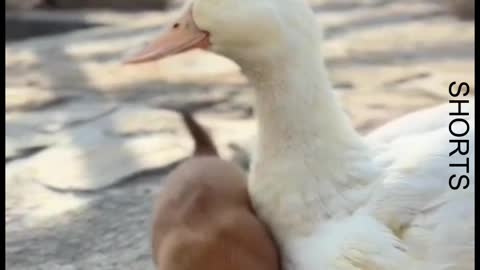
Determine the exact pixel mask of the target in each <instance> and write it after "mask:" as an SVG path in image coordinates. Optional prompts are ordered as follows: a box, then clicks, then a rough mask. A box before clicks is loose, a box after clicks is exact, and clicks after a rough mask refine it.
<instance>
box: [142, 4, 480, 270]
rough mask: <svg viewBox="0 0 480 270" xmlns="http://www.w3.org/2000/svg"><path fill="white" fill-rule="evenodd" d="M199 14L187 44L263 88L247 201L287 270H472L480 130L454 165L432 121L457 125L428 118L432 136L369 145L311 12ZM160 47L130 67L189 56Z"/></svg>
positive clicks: (382, 137) (381, 139) (423, 131)
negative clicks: (336, 87)
mask: <svg viewBox="0 0 480 270" xmlns="http://www.w3.org/2000/svg"><path fill="white" fill-rule="evenodd" d="M190 10H191V12H190V13H188V12H187V13H186V14H187V15H186V16H187V17H188V16H190V17H191V18H190V21H188V22H189V23H187V24H186V25H189V26H190V25H192V24H193V27H186V28H185V29H186V30H183V29H182V30H181V31H189V32H188V33H187V34H185V35H183V37H185V36H188V37H190V38H189V39H187V41H185V42H184V43H182V44H186V45H188V46H189V47H188V48H194V47H198V46H200V45H201V46H202V48H204V46H203V45H205V43H204V40H205V39H208V44H209V45H208V48H209V49H211V50H212V51H215V52H217V53H219V54H221V55H224V56H226V57H229V58H231V59H232V60H234V61H236V62H237V63H238V64H239V65H240V67H241V69H242V71H243V73H244V74H245V75H246V76H247V77H248V78H249V80H250V81H251V82H252V83H253V85H254V86H255V89H256V111H257V115H258V133H259V134H258V142H257V148H256V153H255V156H254V160H253V165H252V168H251V169H252V170H251V175H250V179H249V192H250V196H251V198H252V201H253V203H254V205H255V208H256V210H257V213H258V214H259V215H260V216H261V217H262V219H263V220H264V221H265V222H266V223H267V224H268V225H269V226H270V228H271V230H272V231H273V233H274V235H275V237H276V240H277V242H278V243H279V245H280V248H281V250H282V255H283V261H284V269H286V270H320V269H321V270H324V269H325V270H396V269H398V270H400V269H401V270H404V269H412V270H416V269H418V270H430V269H431V270H463V269H474V264H473V250H474V247H473V235H474V225H473V221H474V219H473V216H474V215H473V209H474V208H473V203H474V200H473V186H474V178H475V176H474V171H473V164H474V160H473V134H474V126H473V121H472V122H471V123H470V133H469V134H470V135H468V136H470V137H469V139H470V153H469V154H468V155H462V156H459V155H456V156H452V157H450V156H449V153H450V152H451V151H452V149H453V148H455V147H454V146H452V145H450V144H449V140H450V139H452V138H451V137H450V135H449V131H448V122H445V121H444V120H439V121H432V120H431V119H437V118H438V117H439V118H442V119H444V118H446V117H449V115H448V114H445V115H443V114H432V116H431V118H430V117H426V119H427V120H424V121H425V122H428V124H429V125H431V128H424V127H423V126H422V125H419V124H417V125H416V127H415V126H412V127H411V128H405V126H406V125H408V122H409V121H408V120H407V121H404V122H403V124H402V122H400V123H398V122H397V123H396V124H394V126H396V127H395V128H392V127H388V125H387V126H386V128H387V129H389V130H392V132H389V131H388V130H387V131H382V130H379V131H377V132H375V133H372V135H371V136H370V138H368V137H367V138H365V137H361V136H360V135H359V134H358V133H357V132H356V131H355V130H354V128H353V126H352V125H351V123H350V121H349V120H348V118H347V116H346V114H345V113H344V112H343V110H342V108H341V106H340V105H339V102H338V100H337V98H336V96H335V93H334V91H333V89H332V87H331V84H330V82H329V80H328V74H327V72H326V68H325V65H324V62H323V58H324V57H323V51H322V50H321V49H320V43H321V39H320V38H319V37H318V36H317V25H316V20H315V17H314V14H313V12H312V11H311V9H310V8H309V7H308V5H307V4H306V2H305V1H304V0H242V1H237V0H221V1H219V0H194V1H193V5H192V7H191V9H190ZM226 11H228V12H226ZM188 14H191V15H188ZM179 22H183V21H182V20H180V21H179ZM175 29H176V28H174V30H175ZM192 29H193V30H192ZM172 31H173V30H172ZM173 32H175V31H173ZM177 34H178V33H176V34H175V33H174V34H172V35H171V36H170V37H169V38H172V37H174V36H175V35H177ZM199 40H200V41H199ZM175 41H178V39H176V38H175ZM192 41H195V42H193V43H191V42H192ZM152 44H153V45H152V46H150V47H149V48H147V49H146V51H144V52H143V53H141V54H140V55H139V56H138V57H137V58H136V59H134V60H133V62H142V61H148V60H153V59H158V58H160V57H163V56H165V55H168V54H170V53H176V52H178V51H177V50H178V49H181V51H184V50H185V48H184V47H182V46H177V47H175V48H173V49H172V48H170V47H169V46H170V44H176V43H175V42H173V43H171V42H170V40H167V42H165V39H159V40H157V41H156V42H154V43H152ZM165 44H166V45H165ZM192 44H193V45H192ZM167 45H168V46H167ZM373 76H377V75H376V74H372V77H373ZM470 106H472V105H470ZM472 108H473V107H472ZM439 111H440V110H439ZM414 118H415V119H416V120H418V119H419V118H418V117H414ZM405 122H407V124H405ZM394 129H397V130H396V131H395V130H394ZM453 139H455V138H453ZM467 156H468V157H469V158H470V164H471V166H470V172H469V173H468V176H469V178H470V183H469V187H468V188H467V189H462V188H460V189H458V190H452V189H451V188H450V186H449V178H450V175H451V174H452V173H455V171H456V173H457V174H459V175H463V174H465V173H464V172H463V171H462V170H463V169H464V168H460V167H456V168H453V169H452V168H451V167H449V163H457V162H458V163H460V162H464V160H465V158H466V157H467ZM462 185H463V184H462ZM452 238H453V239H452Z"/></svg>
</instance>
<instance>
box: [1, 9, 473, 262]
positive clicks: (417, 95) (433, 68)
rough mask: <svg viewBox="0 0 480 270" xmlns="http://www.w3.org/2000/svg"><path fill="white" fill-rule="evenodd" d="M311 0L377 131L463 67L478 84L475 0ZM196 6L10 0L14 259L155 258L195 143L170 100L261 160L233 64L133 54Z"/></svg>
mask: <svg viewBox="0 0 480 270" xmlns="http://www.w3.org/2000/svg"><path fill="white" fill-rule="evenodd" d="M310 2H311V5H312V7H313V9H314V10H315V12H316V14H317V17H318V20H319V27H320V26H322V27H323V29H324V32H325V43H324V51H325V54H326V57H327V59H326V61H327V65H328V68H329V70H330V75H331V78H332V81H333V83H334V86H335V89H336V91H337V92H338V94H339V95H340V97H341V99H342V101H343V102H342V103H343V104H344V107H345V110H346V111H347V112H348V113H349V114H350V115H351V117H352V120H353V122H354V124H355V126H356V127H357V128H358V129H359V130H360V131H361V132H362V133H366V132H368V131H369V130H371V129H373V128H375V127H377V126H379V125H381V124H383V123H385V122H387V121H389V120H391V119H393V118H395V117H398V116H401V115H404V114H406V113H408V112H411V111H414V110H418V109H421V108H425V107H429V106H433V105H436V104H439V103H443V102H445V101H447V100H448V98H449V95H448V85H449V83H450V82H451V81H466V82H468V83H469V84H470V86H471V87H472V88H473V87H474V85H473V82H474V22H473V18H474V2H475V1H474V0H310ZM181 4H182V1H181V0H135V1H132V0H6V2H5V7H6V14H5V23H6V26H5V30H6V32H5V56H6V61H5V68H6V74H5V75H6V89H5V98H6V104H5V105H6V109H5V120H6V125H5V127H6V132H5V146H6V151H5V160H6V161H5V163H6V164H5V166H6V174H5V176H6V184H5V186H6V208H5V211H6V213H5V222H6V228H5V230H6V239H5V244H6V262H5V264H6V269H10V270H20V269H22V270H26V269H49V270H54V269H153V267H152V263H151V257H150V244H149V243H150V242H149V235H150V221H151V211H152V201H153V195H154V194H155V191H156V190H157V189H158V188H160V183H161V179H162V177H163V175H165V173H166V172H168V170H169V169H170V168H172V166H175V164H177V163H178V161H179V160H182V159H183V158H184V157H186V156H187V155H188V154H189V153H190V150H191V147H192V143H191V141H190V138H189V137H188V136H187V133H186V131H185V130H184V127H183V125H182V123H181V121H180V118H179V117H178V115H177V113H175V112H174V111H172V110H171V109H175V108H187V109H191V110H194V111H195V112H196V116H197V117H198V119H199V121H200V122H201V123H202V124H204V125H205V126H206V127H208V129H209V130H210V131H211V132H212V134H213V136H214V138H215V140H216V142H217V144H218V145H219V146H220V150H221V152H222V154H223V155H224V156H225V157H228V158H231V159H234V160H235V161H237V162H240V163H241V164H242V165H244V166H246V165H247V164H248V157H249V147H250V145H251V142H252V139H253V138H254V136H255V122H254V120H255V119H254V114H253V108H252V98H253V91H252V89H251V86H250V85H249V84H248V83H247V81H246V80H245V78H244V77H243V76H242V75H241V74H240V73H239V70H238V68H237V66H236V65H235V64H234V63H232V62H231V61H229V60H227V59H224V58H222V57H219V56H216V55H213V54H210V53H207V52H203V51H192V52H189V53H185V54H183V55H179V56H174V57H170V58H168V59H165V60H162V61H159V62H156V63H150V64H145V65H139V66H133V67H130V66H122V65H121V64H120V63H121V60H122V58H123V57H125V55H126V54H127V53H129V52H130V51H131V50H132V49H136V48H138V47H139V46H140V47H141V46H142V45H143V43H144V42H145V41H148V40H149V38H151V37H152V36H154V34H155V33H157V32H159V31H161V30H162V27H163V26H164V25H165V24H166V23H167V22H168V21H169V19H171V18H173V16H175V14H176V11H177V10H178V8H179V6H180V5H181ZM472 90H473V91H471V93H472V95H473V93H474V89H472Z"/></svg>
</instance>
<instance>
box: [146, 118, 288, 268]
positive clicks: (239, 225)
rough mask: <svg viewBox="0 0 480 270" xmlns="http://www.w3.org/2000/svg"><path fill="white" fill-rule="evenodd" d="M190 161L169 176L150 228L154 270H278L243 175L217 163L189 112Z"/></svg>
mask: <svg viewBox="0 0 480 270" xmlns="http://www.w3.org/2000/svg"><path fill="white" fill-rule="evenodd" d="M183 118H184V122H185V124H186V126H187V128H188V129H189V131H190V134H191V135H192V137H193V139H194V141H195V151H194V155H193V157H191V158H190V159H188V160H186V161H185V162H183V163H182V164H181V165H179V166H178V167H177V168H176V169H175V170H174V171H173V172H172V173H171V174H170V175H169V176H168V177H167V180H166V183H165V187H164V188H163V189H162V192H161V194H160V197H159V200H158V204H157V211H156V213H155V214H156V216H155V223H154V227H153V243H152V244H153V256H154V261H155V264H156V265H157V269H158V270H203V269H205V270H245V269H249V270H257V269H258V270H277V269H279V258H278V254H277V249H276V247H275V245H274V242H273V240H272V238H271V236H270V233H269V232H268V230H267V229H266V227H265V226H264V225H263V224H262V223H261V222H260V221H259V220H258V218H257V217H256V216H255V214H254V212H253V210H252V207H251V204H250V199H249V196H248V192H247V182H246V181H247V180H246V176H245V173H244V172H243V171H242V170H241V169H240V168H239V167H237V166H236V165H234V164H232V163H230V162H227V161H224V160H222V159H220V158H219V157H218V155H217V150H216V148H215V146H214V144H213V142H212V140H211V139H210V136H208V134H207V133H206V132H205V130H203V129H202V128H201V127H200V126H199V125H198V124H197V123H196V122H195V120H194V119H193V117H192V116H190V115H189V114H188V113H184V114H183Z"/></svg>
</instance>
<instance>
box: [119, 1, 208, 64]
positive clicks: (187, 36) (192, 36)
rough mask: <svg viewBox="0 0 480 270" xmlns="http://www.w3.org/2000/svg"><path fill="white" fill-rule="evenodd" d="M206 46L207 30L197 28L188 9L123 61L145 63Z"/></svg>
mask: <svg viewBox="0 0 480 270" xmlns="http://www.w3.org/2000/svg"><path fill="white" fill-rule="evenodd" d="M208 47H210V41H209V34H208V32H205V31H202V30H200V29H199V28H198V26H197V25H196V24H195V22H194V21H193V16H192V11H191V9H188V10H187V12H186V13H185V14H184V15H183V16H182V17H181V18H180V19H178V20H177V21H176V22H175V23H174V24H173V25H171V26H170V27H169V28H168V29H167V31H166V32H164V33H163V34H161V35H160V36H159V37H158V38H156V39H155V40H153V41H152V42H151V43H150V44H149V45H147V46H146V47H145V48H144V49H143V50H141V51H140V52H138V53H137V54H135V55H133V56H131V57H129V58H127V59H126V60H125V62H124V63H125V64H137V63H145V62H150V61H154V60H158V59H161V58H164V57H166V56H169V55H174V54H178V53H181V52H185V51H188V50H191V49H195V48H201V49H208Z"/></svg>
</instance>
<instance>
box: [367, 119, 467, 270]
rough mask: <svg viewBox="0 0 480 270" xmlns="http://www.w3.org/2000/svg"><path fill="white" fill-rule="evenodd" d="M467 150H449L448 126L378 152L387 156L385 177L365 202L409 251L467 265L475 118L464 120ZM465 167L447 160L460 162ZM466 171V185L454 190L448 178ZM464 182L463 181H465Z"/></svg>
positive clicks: (422, 258)
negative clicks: (465, 152) (467, 130)
mask: <svg viewBox="0 0 480 270" xmlns="http://www.w3.org/2000/svg"><path fill="white" fill-rule="evenodd" d="M469 124H470V132H469V133H468V134H467V135H466V136H465V137H464V138H463V139H466V140H468V141H469V142H470V143H469V150H470V151H469V153H468V154H467V155H460V154H458V153H456V154H454V155H452V156H450V155H449V153H450V152H452V150H453V149H455V145H452V144H449V139H452V137H453V136H452V135H451V134H450V133H449V131H448V128H447V129H444V128H438V129H437V130H435V131H430V132H427V133H422V134H419V135H416V136H409V137H406V138H403V139H398V140H396V141H394V142H393V143H392V144H391V145H390V147H389V149H388V150H387V151H385V152H384V153H380V155H379V159H382V158H383V159H384V160H387V161H388V162H384V164H386V166H387V167H386V169H385V177H384V179H381V182H380V185H379V188H378V189H377V190H376V191H375V192H374V194H373V196H372V197H371V200H370V201H369V203H368V204H367V206H366V210H367V211H369V214H370V215H373V216H375V218H377V219H379V220H382V222H383V223H384V224H386V225H387V226H388V227H389V228H390V229H392V230H393V231H394V232H396V235H397V236H398V237H399V238H400V239H401V241H402V243H403V244H405V245H406V246H407V248H408V249H409V253H410V254H412V256H415V257H416V258H417V259H419V260H420V261H424V262H426V263H427V264H434V265H443V266H444V267H445V269H455V270H457V269H462V270H463V269H472V270H473V260H472V258H473V257H472V256H473V251H474V243H473V236H474V186H475V166H474V164H475V160H474V158H475V156H474V147H475V141H474V132H475V126H474V121H473V119H471V120H470V121H469ZM467 158H468V159H469V172H468V173H466V172H465V168H464V167H451V166H450V164H461V163H465V162H466V159H467ZM454 174H456V175H457V179H458V177H459V176H461V175H467V176H468V178H469V185H468V187H467V188H466V189H463V188H462V187H460V188H459V189H457V190H455V189H452V188H451V187H450V185H449V179H450V177H451V176H452V175H454ZM464 184H466V182H464Z"/></svg>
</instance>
